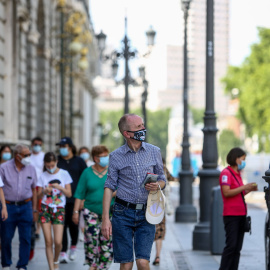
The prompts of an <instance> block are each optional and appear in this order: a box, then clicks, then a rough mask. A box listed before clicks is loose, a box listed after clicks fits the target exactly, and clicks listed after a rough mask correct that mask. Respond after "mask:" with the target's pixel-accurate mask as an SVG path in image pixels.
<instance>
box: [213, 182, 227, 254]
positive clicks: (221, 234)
mask: <svg viewBox="0 0 270 270" xmlns="http://www.w3.org/2000/svg"><path fill="white" fill-rule="evenodd" d="M222 213H223V201H222V196H221V191H220V186H217V187H213V188H212V202H211V220H210V250H211V253H212V254H214V255H221V254H222V252H223V249H224V246H225V230H224V224H223V215H222Z"/></svg>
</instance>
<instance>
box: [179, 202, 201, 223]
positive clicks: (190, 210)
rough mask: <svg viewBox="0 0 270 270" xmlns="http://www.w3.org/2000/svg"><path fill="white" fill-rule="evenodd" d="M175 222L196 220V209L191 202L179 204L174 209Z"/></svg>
mask: <svg viewBox="0 0 270 270" xmlns="http://www.w3.org/2000/svg"><path fill="white" fill-rule="evenodd" d="M175 222H183V223H189V222H197V210H196V208H195V206H193V205H192V204H184V205H180V206H178V207H177V208H176V211H175Z"/></svg>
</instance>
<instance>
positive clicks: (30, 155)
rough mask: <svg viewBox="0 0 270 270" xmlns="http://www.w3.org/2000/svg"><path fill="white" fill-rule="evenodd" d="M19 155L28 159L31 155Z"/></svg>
mask: <svg viewBox="0 0 270 270" xmlns="http://www.w3.org/2000/svg"><path fill="white" fill-rule="evenodd" d="M19 155H20V156H22V157H30V156H31V154H25V155H23V154H19Z"/></svg>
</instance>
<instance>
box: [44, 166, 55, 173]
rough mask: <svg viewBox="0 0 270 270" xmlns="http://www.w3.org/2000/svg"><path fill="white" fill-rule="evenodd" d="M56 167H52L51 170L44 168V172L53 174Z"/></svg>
mask: <svg viewBox="0 0 270 270" xmlns="http://www.w3.org/2000/svg"><path fill="white" fill-rule="evenodd" d="M56 168H57V167H56V166H55V167H54V168H52V169H48V168H46V170H47V171H48V172H49V173H54V172H55V171H56Z"/></svg>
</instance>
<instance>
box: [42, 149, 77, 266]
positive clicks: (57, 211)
mask: <svg viewBox="0 0 270 270" xmlns="http://www.w3.org/2000/svg"><path fill="white" fill-rule="evenodd" d="M71 183H72V179H71V177H70V175H69V173H68V172H67V171H65V170H63V169H59V168H58V167H57V157H56V155H55V154H54V153H53V152H48V153H46V154H45V156H44V168H43V173H42V174H41V176H40V177H39V179H38V182H37V186H38V198H40V199H42V201H41V209H40V212H39V222H40V223H41V227H42V230H43V234H44V238H45V243H46V256H47V260H48V264H49V268H50V270H55V269H59V267H58V265H59V261H58V258H59V255H60V252H61V249H62V238H63V230H64V220H65V204H66V197H68V198H69V197H71V195H72V193H71ZM52 229H53V234H54V235H53V236H52ZM53 238H54V239H53ZM53 243H54V252H53Z"/></svg>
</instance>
